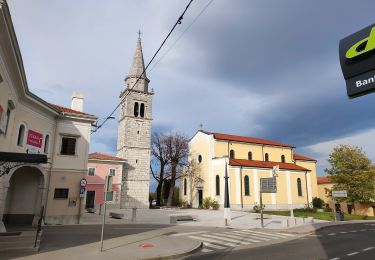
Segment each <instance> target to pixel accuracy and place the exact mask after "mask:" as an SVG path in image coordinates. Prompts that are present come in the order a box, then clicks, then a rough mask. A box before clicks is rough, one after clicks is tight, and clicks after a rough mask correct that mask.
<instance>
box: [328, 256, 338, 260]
mask: <svg viewBox="0 0 375 260" xmlns="http://www.w3.org/2000/svg"><path fill="white" fill-rule="evenodd" d="M339 259H340V257H335V258H331V259H329V260H339Z"/></svg>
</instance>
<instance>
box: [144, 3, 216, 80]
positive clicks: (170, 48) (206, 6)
mask: <svg viewBox="0 0 375 260" xmlns="http://www.w3.org/2000/svg"><path fill="white" fill-rule="evenodd" d="M213 1H214V0H210V1H209V2H208V3H207V4H206V5H205V7H203V9H202V11H200V12H199V14H198V15H197V16H196V17H195V18H194V20H193V21H192V22H191V23H190V24H189V26H188V27H186V29H185V30H184V31H183V32H182V33H181V35H180V36H179V37H178V38H177V39H176V41H175V42H174V43H173V44H172V45H171V46H170V47H169V48H168V50H167V51H166V52H165V53H164V54H163V55H162V56H161V57H160V59H159V60H157V61H156V62H155V64H154V65H153V66H152V67H151V69H150V70H149V71H148V73H150V72H151V71H152V70H153V69H154V68H155V67H156V66H157V65H158V64H159V62H160V61H161V60H162V59H163V58H164V57H165V56H166V55H167V54H168V52H170V51H171V50H172V49H173V47H174V46H175V45H176V44H177V42H178V41H179V40H180V39H181V38H182V36H184V34H185V33H186V32H187V31H188V30H189V29H190V27H191V26H192V25H193V24H194V23H195V22H196V21H197V20H198V19H199V17H200V16H201V15H202V14H203V13H204V11H206V9H207V8H208V7H209V6H210V4H211V3H212V2H213Z"/></svg>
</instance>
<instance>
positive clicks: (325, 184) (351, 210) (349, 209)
mask: <svg viewBox="0 0 375 260" xmlns="http://www.w3.org/2000/svg"><path fill="white" fill-rule="evenodd" d="M317 183H318V197H319V198H321V199H322V200H324V203H325V207H326V208H330V209H333V208H334V207H335V209H340V210H341V211H342V212H344V213H346V214H356V215H363V216H375V214H374V213H375V203H354V206H353V204H351V203H347V202H343V201H341V202H337V201H335V202H334V201H333V199H332V197H330V194H331V192H332V190H333V186H334V185H335V183H334V182H333V181H332V180H331V178H330V177H318V178H317ZM334 204H335V205H334Z"/></svg>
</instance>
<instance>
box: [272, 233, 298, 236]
mask: <svg viewBox="0 0 375 260" xmlns="http://www.w3.org/2000/svg"><path fill="white" fill-rule="evenodd" d="M276 234H278V235H282V236H287V237H294V236H295V235H293V234H286V233H276Z"/></svg>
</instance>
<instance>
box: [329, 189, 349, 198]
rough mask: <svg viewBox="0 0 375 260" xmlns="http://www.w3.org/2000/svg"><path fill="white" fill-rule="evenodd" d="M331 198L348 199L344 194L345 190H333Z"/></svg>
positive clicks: (345, 193)
mask: <svg viewBox="0 0 375 260" xmlns="http://www.w3.org/2000/svg"><path fill="white" fill-rule="evenodd" d="M332 197H335V198H346V197H348V193H347V192H346V190H333V191H332Z"/></svg>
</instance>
